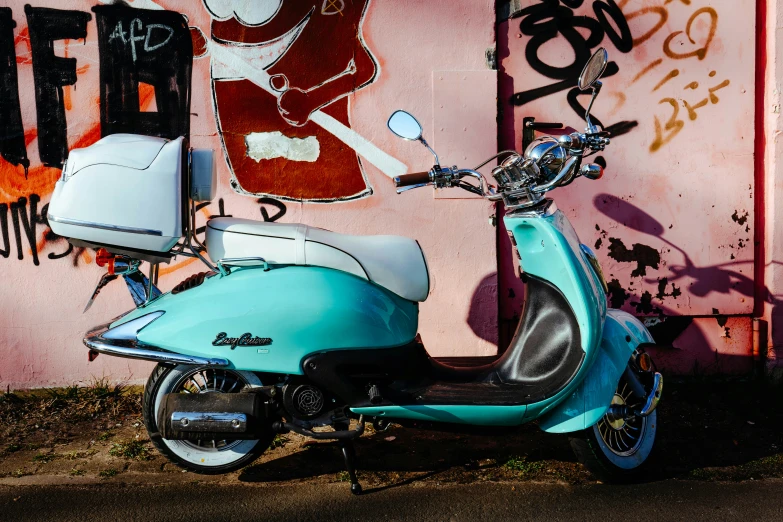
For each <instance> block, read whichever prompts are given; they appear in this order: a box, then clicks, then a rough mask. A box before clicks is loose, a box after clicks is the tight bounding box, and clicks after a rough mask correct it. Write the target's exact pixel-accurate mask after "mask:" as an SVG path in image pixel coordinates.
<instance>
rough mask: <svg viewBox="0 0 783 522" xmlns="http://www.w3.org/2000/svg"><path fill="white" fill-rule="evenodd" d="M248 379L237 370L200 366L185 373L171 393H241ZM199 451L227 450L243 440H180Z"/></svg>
mask: <svg viewBox="0 0 783 522" xmlns="http://www.w3.org/2000/svg"><path fill="white" fill-rule="evenodd" d="M247 384H248V383H247V381H245V379H243V378H242V376H241V375H239V374H238V373H236V372H232V371H230V370H218V369H214V368H198V369H196V370H193V371H191V372H188V373H186V374H185V375H183V376H182V377H181V378H180V379H179V380H178V381H177V382H176V384H174V387H173V389H172V390H171V393H239V392H240V391H242V389H243V388H244V387H245V386H247ZM179 442H181V443H182V444H184V445H186V446H189V447H191V448H193V449H196V450H199V451H210V452H214V451H225V450H229V449H232V448H234V447H235V446H237V445H238V444H240V443H241V442H242V441H241V440H227V439H221V440H216V439H212V440H199V441H189V440H183V441H179Z"/></svg>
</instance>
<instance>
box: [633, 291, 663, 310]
mask: <svg viewBox="0 0 783 522" xmlns="http://www.w3.org/2000/svg"><path fill="white" fill-rule="evenodd" d="M631 306H634V307H635V308H636V313H637V314H651V313H653V311H659V310H658V309H657V308H653V305H652V294H651V293H650V292H647V291H645V292H644V293H643V294H642V298H641V299H639V302H638V303H637V302H631Z"/></svg>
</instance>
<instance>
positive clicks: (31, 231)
mask: <svg viewBox="0 0 783 522" xmlns="http://www.w3.org/2000/svg"><path fill="white" fill-rule="evenodd" d="M39 201H41V198H40V196H38V194H30V213H29V215H28V213H27V202H28V201H27V198H19V199H18V200H17V201H16V203H11V220H12V222H13V226H14V238H15V239H16V251H17V257H18V258H19V259H20V260H21V259H24V246H23V242H22V234H23V233H24V236H25V237H26V238H27V243H28V244H29V245H30V249H31V250H32V253H33V264H34V265H35V266H38V265H39V264H40V262H39V261H38V245H37V243H36V233H35V229H36V226H37V225H38V222H39V219H38V202H39Z"/></svg>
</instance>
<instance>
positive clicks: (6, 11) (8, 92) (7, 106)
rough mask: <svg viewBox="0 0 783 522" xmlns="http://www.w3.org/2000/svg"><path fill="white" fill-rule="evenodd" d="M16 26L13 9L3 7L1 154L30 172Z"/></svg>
mask: <svg viewBox="0 0 783 522" xmlns="http://www.w3.org/2000/svg"><path fill="white" fill-rule="evenodd" d="M14 27H16V22H15V21H14V19H13V14H12V13H11V9H10V8H9V7H0V155H2V157H3V159H5V160H6V161H7V162H9V163H11V164H12V165H17V166H18V165H22V166H23V167H24V169H25V173H27V169H28V167H29V166H30V160H29V159H27V148H26V147H25V144H24V126H23V125H22V107H21V105H20V104H19V78H18V75H17V71H16V50H15V49H14Z"/></svg>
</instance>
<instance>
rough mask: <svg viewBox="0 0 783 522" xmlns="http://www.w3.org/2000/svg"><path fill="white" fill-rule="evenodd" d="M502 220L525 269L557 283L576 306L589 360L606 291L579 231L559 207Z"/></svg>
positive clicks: (601, 320) (603, 306) (601, 321)
mask: <svg viewBox="0 0 783 522" xmlns="http://www.w3.org/2000/svg"><path fill="white" fill-rule="evenodd" d="M503 220H504V222H505V224H506V228H507V229H508V230H509V232H511V234H513V237H514V241H515V246H516V248H517V250H518V251H519V256H520V266H521V268H522V271H523V272H524V273H527V274H530V275H534V276H536V277H539V278H541V279H544V280H546V281H549V282H550V283H552V284H553V285H555V286H556V287H557V288H559V289H560V291H561V292H562V293H563V295H565V297H566V299H567V300H568V302H569V304H570V305H571V308H573V310H574V314H575V315H576V318H577V321H578V322H579V329H580V333H581V337H582V349H583V350H584V351H585V354H586V358H585V359H586V361H588V362H589V360H590V359H591V356H592V352H593V350H594V348H595V347H596V346H597V345H598V342H599V340H600V339H601V328H602V325H603V320H604V316H605V315H606V295H605V294H604V291H603V287H602V286H601V282H600V280H599V279H598V276H597V275H596V274H595V272H594V271H593V269H592V267H591V266H590V263H589V261H588V260H587V258H586V257H585V254H584V252H582V248H581V244H580V242H579V238H578V237H577V235H576V231H575V230H574V228H573V227H572V226H571V223H570V222H569V221H568V218H566V216H565V214H563V213H562V212H561V211H560V210H556V211H555V212H554V213H553V214H551V215H549V216H535V217H524V216H522V217H517V216H515V215H514V214H509V215H507V216H505V217H504V218H503Z"/></svg>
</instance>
